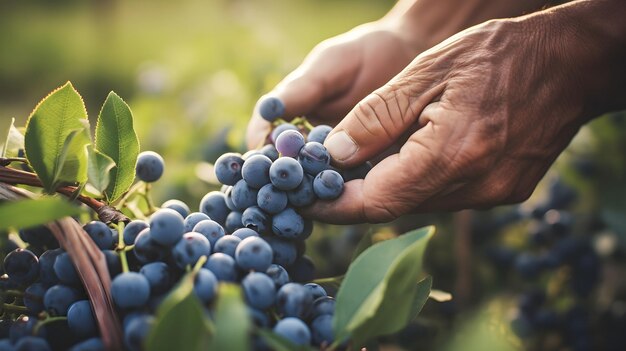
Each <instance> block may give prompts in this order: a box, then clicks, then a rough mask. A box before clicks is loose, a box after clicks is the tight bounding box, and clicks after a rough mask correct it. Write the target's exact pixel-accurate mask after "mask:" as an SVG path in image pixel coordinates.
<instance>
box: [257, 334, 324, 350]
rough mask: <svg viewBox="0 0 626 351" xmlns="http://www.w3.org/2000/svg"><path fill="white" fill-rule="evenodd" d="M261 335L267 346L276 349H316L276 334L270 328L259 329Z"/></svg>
mask: <svg viewBox="0 0 626 351" xmlns="http://www.w3.org/2000/svg"><path fill="white" fill-rule="evenodd" d="M257 333H258V334H259V336H261V337H262V338H263V340H264V341H265V343H266V344H267V346H269V347H270V349H271V350H274V351H313V350H314V349H313V348H311V347H308V346H299V345H296V344H294V343H292V342H291V341H289V340H287V339H285V338H283V337H281V336H279V335H276V334H274V332H272V331H271V330H269V329H259V330H257Z"/></svg>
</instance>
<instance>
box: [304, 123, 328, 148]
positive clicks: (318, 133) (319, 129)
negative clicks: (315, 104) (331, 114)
mask: <svg viewBox="0 0 626 351" xmlns="http://www.w3.org/2000/svg"><path fill="white" fill-rule="evenodd" d="M331 130H333V128H332V127H331V126H328V125H325V124H320V125H318V126H315V127H313V129H311V131H310V132H309V135H308V136H307V141H315V142H318V143H320V144H324V141H325V140H326V137H327V136H328V133H330V131H331Z"/></svg>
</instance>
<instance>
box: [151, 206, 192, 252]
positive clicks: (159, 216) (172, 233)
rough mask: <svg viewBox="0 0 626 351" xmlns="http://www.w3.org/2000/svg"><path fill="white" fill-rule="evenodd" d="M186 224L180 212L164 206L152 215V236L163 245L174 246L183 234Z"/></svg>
mask: <svg viewBox="0 0 626 351" xmlns="http://www.w3.org/2000/svg"><path fill="white" fill-rule="evenodd" d="M184 231H185V224H184V219H183V216H181V215H180V213H178V212H176V211H174V210H171V209H169V208H164V209H160V210H158V211H156V212H155V213H154V214H152V216H150V236H151V237H152V239H153V240H154V241H156V242H157V243H158V244H160V245H163V246H173V245H174V244H176V243H177V242H178V241H179V240H180V238H181V237H182V236H183V233H184Z"/></svg>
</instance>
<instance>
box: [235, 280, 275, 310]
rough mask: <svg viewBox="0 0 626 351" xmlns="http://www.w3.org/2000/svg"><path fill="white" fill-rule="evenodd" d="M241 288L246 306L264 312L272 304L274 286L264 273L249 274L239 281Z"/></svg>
mask: <svg viewBox="0 0 626 351" xmlns="http://www.w3.org/2000/svg"><path fill="white" fill-rule="evenodd" d="M241 287H242V289H243V293H244V296H245V297H246V301H247V302H248V305H250V306H252V307H254V308H258V309H260V310H265V309H268V308H270V307H271V306H272V305H273V304H274V299H275V297H276V288H275V284H274V281H273V280H272V279H271V278H270V277H268V276H267V275H266V274H265V273H259V272H252V273H249V274H248V275H246V276H245V277H244V278H243V280H242V281H241Z"/></svg>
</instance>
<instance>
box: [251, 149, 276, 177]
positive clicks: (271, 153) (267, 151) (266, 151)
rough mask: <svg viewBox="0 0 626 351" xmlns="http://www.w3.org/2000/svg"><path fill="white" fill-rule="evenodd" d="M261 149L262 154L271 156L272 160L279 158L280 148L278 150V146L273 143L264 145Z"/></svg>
mask: <svg viewBox="0 0 626 351" xmlns="http://www.w3.org/2000/svg"><path fill="white" fill-rule="evenodd" d="M260 151H261V154H263V155H264V156H266V157H267V158H269V159H270V160H271V161H272V162H274V161H276V160H277V159H278V150H276V147H275V146H274V145H272V144H267V145H265V146H263V147H262V148H261V150H260ZM244 166H245V164H244ZM268 181H269V178H268Z"/></svg>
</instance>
